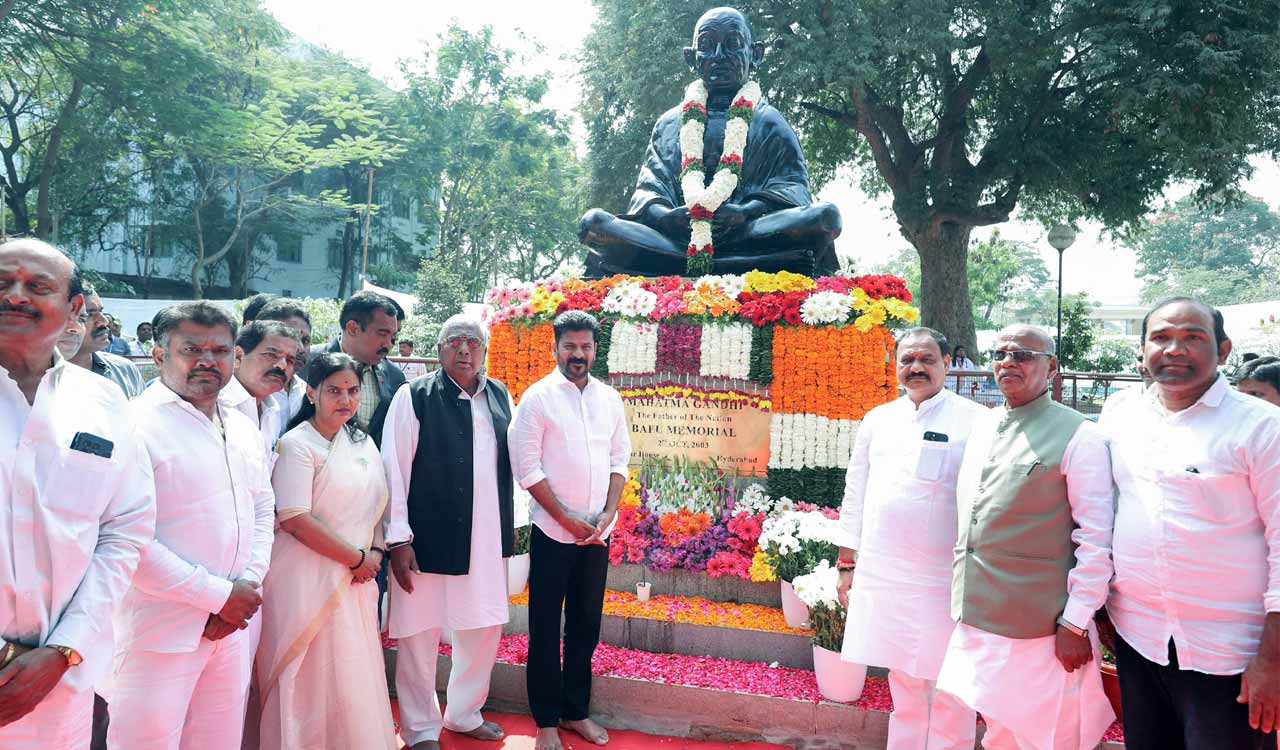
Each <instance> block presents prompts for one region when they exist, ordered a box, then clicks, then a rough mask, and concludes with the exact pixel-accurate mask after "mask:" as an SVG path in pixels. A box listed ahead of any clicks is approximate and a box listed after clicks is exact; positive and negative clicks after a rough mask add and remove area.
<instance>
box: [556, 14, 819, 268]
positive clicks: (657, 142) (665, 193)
mask: <svg viewBox="0 0 1280 750" xmlns="http://www.w3.org/2000/svg"><path fill="white" fill-rule="evenodd" d="M684 57H685V61H686V62H688V63H689V66H690V67H691V68H692V69H693V70H694V72H695V73H697V75H698V76H699V78H700V79H701V83H702V85H701V86H699V85H698V84H697V83H696V82H695V84H693V85H691V86H690V89H689V91H691V92H695V95H694V97H693V98H692V99H691V98H690V97H689V94H688V92H687V93H686V101H685V102H683V103H682V104H681V105H678V106H676V107H674V108H672V109H670V110H668V111H667V112H666V113H665V114H663V115H662V117H661V118H659V119H658V122H657V124H656V125H655V126H654V128H653V135H652V137H651V138H650V140H649V147H648V150H647V152H646V153H645V161H644V166H642V167H641V169H640V175H639V177H638V178H637V180H636V188H635V192H634V193H632V196H631V204H630V206H629V207H628V208H627V212H626V213H625V214H622V215H619V216H614V215H613V214H610V213H608V212H607V211H604V210H601V209H598V208H596V209H592V210H590V211H588V212H587V213H586V215H585V216H583V217H582V221H581V223H580V225H579V229H578V238H579V239H580V240H581V241H582V243H583V244H585V245H587V246H588V247H589V248H590V250H589V251H588V253H587V264H586V265H587V267H586V270H587V274H586V275H587V276H589V277H601V276H607V275H611V274H614V273H627V274H635V275H642V276H662V275H667V274H684V273H685V272H686V267H688V268H689V269H693V268H694V264H693V263H692V262H688V261H689V260H690V259H691V258H692V256H693V255H694V254H695V253H696V252H699V251H701V250H707V251H710V252H709V255H708V256H707V257H705V258H704V261H705V264H704V265H703V268H704V269H705V271H706V272H714V273H743V272H745V271H750V270H752V269H759V270H761V271H782V270H786V271H792V272H796V273H804V274H809V275H819V274H825V273H832V272H834V271H835V270H837V268H838V263H837V261H836V254H835V238H836V237H838V236H839V235H840V212H839V210H837V209H836V207H835V206H834V205H832V204H830V203H815V202H814V200H813V196H812V195H811V194H810V192H809V174H808V169H807V168H806V166H805V161H804V153H803V152H802V151H801V149H800V141H799V139H798V138H797V137H796V134H795V131H793V130H792V129H791V126H790V125H788V124H787V121H786V120H785V119H783V117H782V114H781V113H780V112H778V110H776V109H774V108H773V107H772V106H770V105H769V104H768V103H766V102H764V101H761V100H760V98H759V96H758V92H759V89H758V86H756V85H755V84H754V83H752V82H751V71H752V70H753V69H754V68H755V67H757V66H758V65H759V64H760V61H761V60H762V59H763V57H764V45H763V44H762V43H760V42H756V41H754V39H753V37H752V35H751V27H750V25H748V24H747V19H746V18H745V17H744V16H743V15H742V14H741V13H740V12H738V11H737V10H734V9H732V8H715V9H713V10H709V11H707V12H706V13H705V14H703V16H702V17H701V18H700V19H698V23H697V24H696V25H695V27H694V31H693V46H692V47H686V48H685V50H684ZM744 92H752V93H754V94H755V95H756V100H755V101H750V100H749V97H747V96H746V95H745V94H744ZM699 96H702V97H705V102H704V101H702V99H700V98H698V97H699ZM690 110H692V112H690ZM691 116H692V119H694V120H697V122H695V123H693V124H690V119H691ZM748 123H749V124H748ZM726 126H727V127H726ZM682 129H683V130H684V132H685V142H684V143H683V144H682V143H681V132H682ZM743 130H745V134H746V142H745V148H743V149H742V150H741V153H740V154H736V153H732V152H731V151H730V153H726V143H739V142H741V140H742V132H743ZM698 132H702V134H703V135H702V138H701V139H697V137H696V136H697V134H698ZM699 140H700V141H701V142H700V143H699V142H698V141H699ZM722 160H723V161H724V163H722ZM698 169H700V170H701V174H702V176H703V179H702V180H698V179H697V175H696V174H695V176H694V177H693V178H692V181H691V178H690V177H689V172H690V171H691V170H698ZM724 170H731V171H732V172H733V174H734V175H736V177H737V184H736V186H734V187H733V188H732V193H731V194H730V193H729V192H728V190H727V189H726V187H727V186H728V185H729V184H731V182H730V181H728V180H727V178H728V175H727V174H726V175H720V177H719V178H717V175H718V174H719V173H720V172H722V171H724ZM717 180H719V181H717ZM682 182H683V186H682ZM686 188H687V189H688V190H689V191H699V190H701V191H700V192H699V193H698V195H696V196H695V201H693V202H692V205H691V201H690V200H689V196H687V195H686V192H687V190H686ZM717 190H719V194H718V195H715V194H716V193H717ZM702 196H707V197H702ZM717 200H722V201H723V202H720V203H719V204H718V206H716V207H715V208H714V210H713V211H711V212H709V211H707V209H706V206H707V205H708V204H710V205H715V204H716V203H717ZM691 209H692V211H691ZM700 220H701V221H702V222H703V223H702V224H701V230H700V229H699V225H698V222H699V221H700ZM708 229H709V232H708V231H707V230H708ZM700 231H701V234H699V232H700ZM691 237H692V239H691ZM699 237H701V240H699ZM700 242H701V243H704V244H699V243H700ZM704 245H705V246H704ZM712 246H713V247H712Z"/></svg>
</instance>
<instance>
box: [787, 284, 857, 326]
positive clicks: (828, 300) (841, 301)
mask: <svg viewBox="0 0 1280 750" xmlns="http://www.w3.org/2000/svg"><path fill="white" fill-rule="evenodd" d="M852 309H853V298H852V297H850V296H849V295H847V294H840V293H839V292H827V291H824V292H815V293H813V294H811V295H809V297H808V298H806V299H805V301H804V302H802V303H800V319H801V320H803V321H804V322H805V323H807V324H809V325H811V326H816V325H830V324H832V323H843V322H845V321H847V320H848V319H849V312H850V311H851V310H852Z"/></svg>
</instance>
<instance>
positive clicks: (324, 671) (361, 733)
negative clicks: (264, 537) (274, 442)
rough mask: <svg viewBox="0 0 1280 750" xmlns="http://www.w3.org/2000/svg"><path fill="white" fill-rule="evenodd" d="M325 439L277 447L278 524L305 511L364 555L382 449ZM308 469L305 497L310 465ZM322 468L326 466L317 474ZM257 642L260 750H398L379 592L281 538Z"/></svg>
mask: <svg viewBox="0 0 1280 750" xmlns="http://www.w3.org/2000/svg"><path fill="white" fill-rule="evenodd" d="M323 443H324V438H323V437H322V436H320V435H319V433H317V432H315V429H314V428H313V427H311V425H310V424H304V425H300V426H299V427H298V428H296V429H294V430H292V431H290V433H289V434H288V435H286V436H285V437H284V438H283V439H282V441H281V448H280V450H281V458H280V460H279V461H278V462H277V468H276V473H275V475H274V477H273V485H274V486H275V489H276V493H277V497H278V498H279V500H278V503H279V506H278V507H280V512H281V515H282V516H284V517H285V518H287V517H289V515H291V514H292V515H296V513H297V510H298V509H301V508H302V507H305V502H299V501H298V500H299V495H301V494H302V493H305V492H306V491H307V490H310V497H311V502H310V512H311V514H312V515H313V516H315V517H316V518H318V519H319V520H321V521H323V522H324V523H325V524H326V525H328V526H329V528H330V529H332V530H333V531H334V532H335V533H336V534H338V535H339V536H340V537H342V538H343V539H345V540H346V541H347V542H349V543H350V544H352V545H354V546H357V547H361V548H366V549H367V548H368V547H369V545H370V544H371V543H376V542H375V541H374V540H375V539H376V538H380V536H381V534H379V533H377V531H378V528H379V526H380V522H381V519H382V514H383V511H384V509H385V507H386V503H387V485H386V478H385V475H384V473H383V468H382V462H381V460H380V458H379V454H378V449H377V447H376V446H375V445H374V443H373V441H372V440H371V439H368V438H366V439H364V440H361V441H359V442H352V440H351V439H350V437H349V436H348V434H347V431H346V430H345V429H343V430H339V431H338V434H337V435H336V436H335V437H334V439H333V441H331V442H330V443H329V444H328V448H327V451H328V452H327V454H325V453H324V452H323V451H324V450H325V447H324V445H323ZM308 460H310V463H311V465H312V467H313V472H312V477H311V479H310V482H309V484H310V486H309V487H307V486H306V485H307V481H306V469H307V463H308ZM320 461H323V465H320V466H319V468H314V467H315V466H316V464H318V463H319V462H320ZM262 598H263V604H262V619H263V627H262V642H261V644H260V645H259V647H258V655H257V663H256V675H257V680H258V686H259V690H260V694H261V706H262V718H261V724H260V727H261V747H262V748H263V749H264V750H276V749H277V748H311V747H333V748H338V747H350V748H362V749H364V748H373V749H376V748H380V747H386V748H389V749H391V750H394V748H396V746H397V743H396V739H395V729H394V725H393V723H392V720H391V709H390V700H389V698H388V696H387V686H386V677H385V672H384V668H383V660H382V643H381V639H380V636H379V633H378V614H377V606H378V587H377V585H376V584H374V583H373V582H372V581H370V582H368V583H364V584H356V583H354V582H353V581H352V572H351V570H349V569H348V568H347V567H346V566H345V565H343V564H341V563H339V562H335V561H334V560H331V559H329V558H328V557H325V556H323V555H321V554H319V553H317V552H315V551H314V550H312V549H311V548H309V547H307V546H306V545H304V544H303V543H302V542H300V541H298V540H297V539H296V538H294V537H293V536H292V535H291V534H288V533H277V535H276V543H275V546H274V547H273V548H272V555H271V568H270V570H269V571H268V573H267V577H266V580H264V581H263V588H262Z"/></svg>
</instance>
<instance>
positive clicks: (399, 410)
mask: <svg viewBox="0 0 1280 750" xmlns="http://www.w3.org/2000/svg"><path fill="white" fill-rule="evenodd" d="M485 385H486V381H485V380H484V379H483V378H482V379H481V382H480V388H479V390H477V391H476V395H475V398H472V397H471V396H470V395H469V394H468V393H467V392H466V391H465V390H463V389H461V388H459V389H458V391H459V393H458V398H460V399H466V400H469V401H470V402H471V448H472V452H473V453H472V467H473V468H472V471H473V474H472V487H473V494H472V503H471V567H470V568H469V569H468V571H467V574H466V575H461V576H447V575H436V574H434V573H418V574H416V575H415V576H414V580H413V593H412V594H410V593H407V592H405V590H404V589H402V588H401V587H400V584H399V582H398V581H396V580H395V576H389V579H390V580H389V581H388V583H387V588H388V590H389V591H390V597H391V603H390V606H389V612H388V616H387V633H388V635H390V636H391V637H392V638H407V637H408V636H411V635H415V634H417V633H421V632H422V631H424V630H429V629H433V628H449V629H451V630H468V629H471V628H483V627H489V626H493V625H502V624H504V623H506V622H507V619H508V617H509V615H508V610H507V565H506V561H505V560H503V558H502V523H501V517H500V515H499V512H498V477H497V474H496V472H495V471H494V467H495V466H496V465H497V461H498V439H497V434H496V433H495V432H494V429H493V417H492V416H491V415H490V413H489V399H488V393H487V392H486V388H485ZM420 427H421V425H420V423H419V421H418V416H417V415H416V414H415V413H414V411H413V399H412V392H411V391H410V389H409V388H400V389H398V390H397V391H396V395H395V397H394V398H393V399H392V400H391V407H390V408H389V409H388V411H387V421H386V426H385V427H384V428H383V430H382V461H383V464H384V465H385V466H386V469H387V485H388V487H389V489H390V491H391V502H390V504H389V506H388V513H387V520H386V525H385V527H384V534H385V538H386V542H387V544H396V543H398V542H408V541H411V540H412V539H413V531H412V529H410V528H409V502H408V494H409V477H410V475H411V474H412V472H413V456H414V453H415V452H416V451H417V449H418V431H419V429H420ZM430 428H431V426H430V425H428V426H427V429H430Z"/></svg>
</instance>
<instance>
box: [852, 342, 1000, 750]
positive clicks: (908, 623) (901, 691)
mask: <svg viewBox="0 0 1280 750" xmlns="http://www.w3.org/2000/svg"><path fill="white" fill-rule="evenodd" d="M946 351H947V339H946V337H944V336H943V335H942V334H941V333H939V332H937V331H935V330H933V329H931V328H912V329H910V330H908V331H906V332H904V333H903V334H902V336H901V337H900V338H899V339H898V344H897V348H896V350H895V357H896V361H897V372H898V382H899V383H901V384H902V387H903V388H905V389H906V392H907V393H906V395H905V396H902V397H901V398H899V399H897V400H896V401H891V402H890V403H887V404H884V405H882V406H877V407H876V408H874V409H872V410H871V411H869V412H867V415H866V416H865V417H864V418H863V420H862V423H861V424H859V425H858V434H857V437H856V438H855V439H854V443H853V456H852V458H851V459H850V461H849V471H848V474H847V479H846V482H845V494H844V503H843V505H842V506H841V509H840V525H841V527H842V531H843V532H844V533H845V534H846V535H847V541H846V542H845V544H843V545H842V546H841V547H840V555H839V557H838V558H837V560H836V567H837V568H838V569H839V570H840V583H839V592H840V599H841V602H842V603H846V604H847V606H848V608H849V612H848V621H847V622H846V624H845V629H844V648H843V649H842V656H843V658H844V659H845V660H847V661H851V662H856V663H858V664H870V665H875V666H880V667H887V668H888V669H889V692H890V694H891V695H892V696H893V713H892V714H890V716H889V744H888V746H887V747H888V750H926V748H928V750H972V748H973V741H974V734H975V732H976V729H977V727H976V721H977V717H976V716H975V715H974V711H973V709H971V708H969V707H968V706H965V705H964V703H962V702H961V701H959V700H957V699H956V698H955V697H954V696H952V695H950V694H948V693H944V692H939V691H937V690H936V685H935V681H936V680H937V679H938V670H939V669H941V667H942V656H943V654H944V653H945V652H946V649H947V641H948V640H949V639H950V637H951V631H952V630H953V629H954V628H955V623H954V622H953V621H952V619H951V564H952V559H953V557H954V549H955V546H956V530H957V528H958V520H957V518H958V516H957V511H956V475H957V474H958V473H959V471H960V460H961V458H962V457H963V456H964V448H965V444H966V442H967V441H968V437H969V430H970V429H971V427H972V425H973V423H974V422H976V421H978V420H980V419H982V418H983V417H984V416H985V415H986V411H987V410H986V408H985V407H983V406H981V405H979V404H977V403H975V402H973V401H970V400H969V399H966V398H962V397H960V396H957V395H956V394H955V393H953V392H951V391H949V390H947V389H945V388H943V385H944V384H945V382H946V376H947V370H948V368H949V366H950V362H951V358H950V357H948V356H947V355H946V354H945V352H946ZM855 563H856V565H857V572H856V574H855V572H854V565H855Z"/></svg>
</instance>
